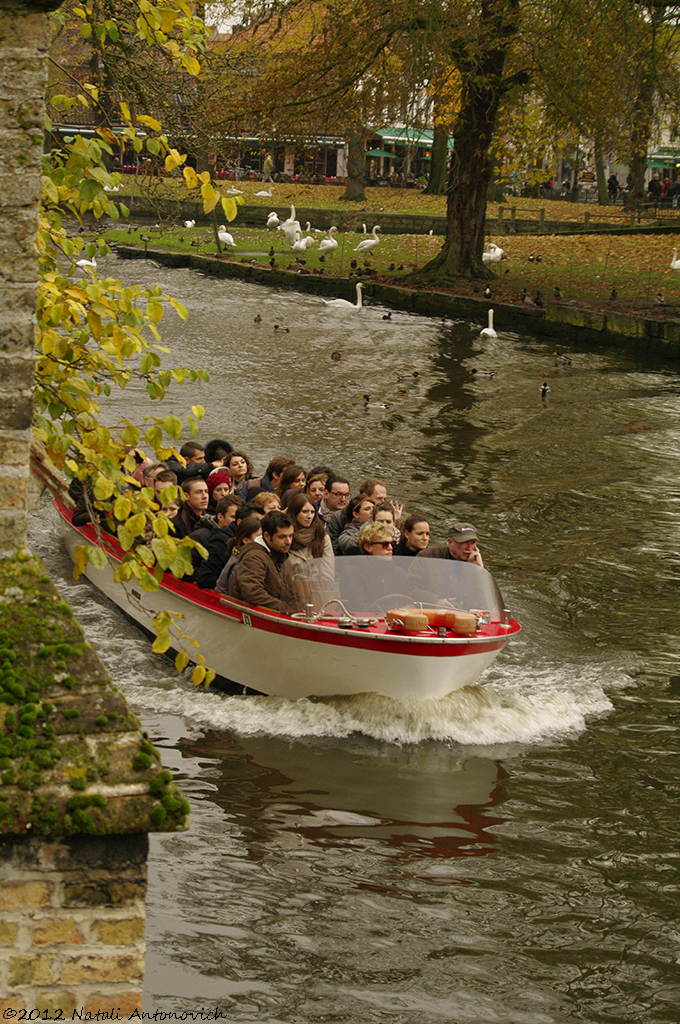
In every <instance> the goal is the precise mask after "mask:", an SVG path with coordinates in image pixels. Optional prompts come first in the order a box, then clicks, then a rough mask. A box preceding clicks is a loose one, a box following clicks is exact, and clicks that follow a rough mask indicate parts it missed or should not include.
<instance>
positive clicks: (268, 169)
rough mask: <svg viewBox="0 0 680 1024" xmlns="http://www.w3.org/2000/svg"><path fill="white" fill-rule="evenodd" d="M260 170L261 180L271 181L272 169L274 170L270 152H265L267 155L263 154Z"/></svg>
mask: <svg viewBox="0 0 680 1024" xmlns="http://www.w3.org/2000/svg"><path fill="white" fill-rule="evenodd" d="M262 170H263V172H264V173H263V175H262V180H263V181H271V180H272V171H273V170H274V158H273V157H272V155H271V153H267V155H266V156H265V158H264V164H263V165H262Z"/></svg>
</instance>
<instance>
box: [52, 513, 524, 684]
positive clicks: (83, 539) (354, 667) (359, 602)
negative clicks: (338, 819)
mask: <svg viewBox="0 0 680 1024" xmlns="http://www.w3.org/2000/svg"><path fill="white" fill-rule="evenodd" d="M55 505H56V508H57V510H58V512H59V514H60V517H61V524H62V532H63V536H64V540H65V543H66V547H67V549H68V551H69V554H70V555H71V557H73V556H74V552H75V549H76V547H77V546H78V545H82V544H85V545H88V544H97V545H98V546H99V547H101V548H103V550H104V551H105V552H106V555H107V565H106V566H104V567H103V568H97V567H96V566H94V565H93V564H92V563H91V562H89V561H88V563H87V570H86V574H87V577H88V579H90V580H91V582H92V583H94V585H95V586H96V587H97V588H98V589H99V590H101V591H102V592H103V593H104V594H105V595H106V596H107V597H108V598H110V599H111V600H112V601H113V602H114V603H115V604H116V605H118V607H119V608H121V609H122V611H123V612H125V613H126V614H127V615H128V616H129V617H131V618H132V619H133V620H134V621H135V622H137V623H138V624H139V625H140V626H141V627H142V628H144V629H146V630H147V631H151V632H152V631H153V630H152V625H151V622H152V619H153V618H154V616H155V615H156V614H157V613H158V612H160V611H163V610H165V611H168V612H172V613H179V615H181V616H182V618H181V620H180V628H181V631H182V633H183V634H184V635H186V636H189V637H191V638H192V639H193V640H195V641H196V642H197V643H198V644H199V645H200V651H201V653H202V654H203V656H204V657H205V659H206V663H207V664H208V666H209V667H211V668H213V669H214V670H215V672H216V673H217V674H218V676H219V677H221V678H223V679H227V680H230V681H232V682H234V683H237V684H239V685H243V686H244V687H248V689H252V690H256V691H258V692H260V693H264V694H269V695H278V696H281V697H286V698H288V699H290V700H297V699H299V698H301V697H312V696H315V697H330V696H336V695H348V694H357V693H366V692H375V693H381V694H385V695H386V696H388V697H392V698H394V699H397V700H403V699H405V698H411V697H416V698H418V699H420V700H428V699H433V698H435V699H436V698H438V697H443V696H445V695H446V694H448V693H451V692H452V691H454V690H459V689H461V688H462V687H464V686H471V685H473V684H475V683H477V681H478V680H479V677H480V676H481V675H482V673H483V672H484V670H485V669H487V668H488V667H489V665H490V664H491V663H492V662H493V660H494V659H495V658H496V656H497V655H498V654H499V652H500V651H501V650H502V648H503V647H505V645H506V643H507V642H508V640H509V639H510V638H511V637H513V636H516V635H517V634H518V633H519V631H520V626H519V623H518V622H516V621H515V620H514V619H513V618H511V616H510V614H509V612H508V611H507V610H506V608H505V607H504V604H503V599H502V597H501V594H500V591H499V589H498V587H497V586H496V583H495V582H494V580H493V577H492V576H491V575H490V573H488V572H487V571H486V569H482V568H480V567H479V566H477V565H473V564H469V563H465V562H458V561H455V560H453V559H441V558H418V557H415V558H405V557H402V558H397V557H393V558H385V557H379V556H369V555H364V556H361V555H359V556H351V555H350V556H344V557H339V558H336V559H334V560H333V561H332V562H330V565H329V560H328V559H323V558H321V559H316V560H312V561H310V562H307V563H305V564H304V566H303V567H302V568H301V569H300V570H299V571H298V570H296V583H295V587H296V591H297V594H298V596H299V600H300V607H301V609H302V610H301V611H299V612H296V613H295V614H293V615H283V614H279V613H278V612H273V611H269V610H268V609H266V608H259V607H252V606H250V605H247V604H245V603H244V602H243V601H239V600H237V599H236V598H231V597H226V596H224V595H221V594H219V593H217V592H216V591H214V590H201V589H200V588H199V587H197V586H196V584H194V583H190V582H186V581H184V580H181V579H176V578H175V577H174V576H172V575H171V574H170V573H166V574H165V576H164V577H163V581H162V583H161V585H160V588H159V589H158V590H156V591H148V590H144V589H143V588H142V587H141V586H140V585H139V582H138V581H136V580H132V581H131V582H128V583H116V582H114V579H113V569H114V567H115V565H116V563H117V562H120V561H121V558H122V550H121V548H120V545H119V544H118V541H117V540H116V539H115V538H114V537H112V536H110V535H108V534H103V535H101V536H98V535H97V531H95V529H94V528H93V527H92V526H91V525H87V526H83V527H80V528H78V527H75V526H73V524H72V522H71V510H70V509H69V508H68V507H67V506H66V505H65V504H64V503H63V502H62V501H61V500H60V499H59V498H56V499H55ZM191 646H192V645H191V644H189V645H188V649H187V653H189V656H190V657H191V653H190V648H191Z"/></svg>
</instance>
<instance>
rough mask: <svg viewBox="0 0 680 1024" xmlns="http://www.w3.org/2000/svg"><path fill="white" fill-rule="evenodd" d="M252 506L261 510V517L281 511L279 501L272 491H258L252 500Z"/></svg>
mask: <svg viewBox="0 0 680 1024" xmlns="http://www.w3.org/2000/svg"><path fill="white" fill-rule="evenodd" d="M252 504H253V505H257V506H258V508H261V509H262V514H263V515H266V514H267V512H274V511H276V510H277V509H278V510H279V511H280V510H281V499H280V498H279V496H278V494H274V492H273V491H260V492H259V494H256V495H255V497H254V498H253V499H252Z"/></svg>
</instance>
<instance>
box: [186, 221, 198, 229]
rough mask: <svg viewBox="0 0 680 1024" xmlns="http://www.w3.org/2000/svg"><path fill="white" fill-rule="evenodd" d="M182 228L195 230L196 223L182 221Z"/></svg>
mask: <svg viewBox="0 0 680 1024" xmlns="http://www.w3.org/2000/svg"><path fill="white" fill-rule="evenodd" d="M184 227H185V228H195V227H196V221H195V220H185V221H184Z"/></svg>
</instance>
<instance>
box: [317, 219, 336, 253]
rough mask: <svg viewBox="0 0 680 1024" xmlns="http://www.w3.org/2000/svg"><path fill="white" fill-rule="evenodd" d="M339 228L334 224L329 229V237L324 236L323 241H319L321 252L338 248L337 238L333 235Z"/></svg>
mask: <svg viewBox="0 0 680 1024" xmlns="http://www.w3.org/2000/svg"><path fill="white" fill-rule="evenodd" d="M337 230H338V229H337V228H336V227H335V225H333V227H332V228H329V229H328V232H327V237H326V238H322V239H321V241H320V242H319V252H333V250H334V249H337V247H338V241H337V239H336V238H333V235H334V234H335V232H336V231H337Z"/></svg>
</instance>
